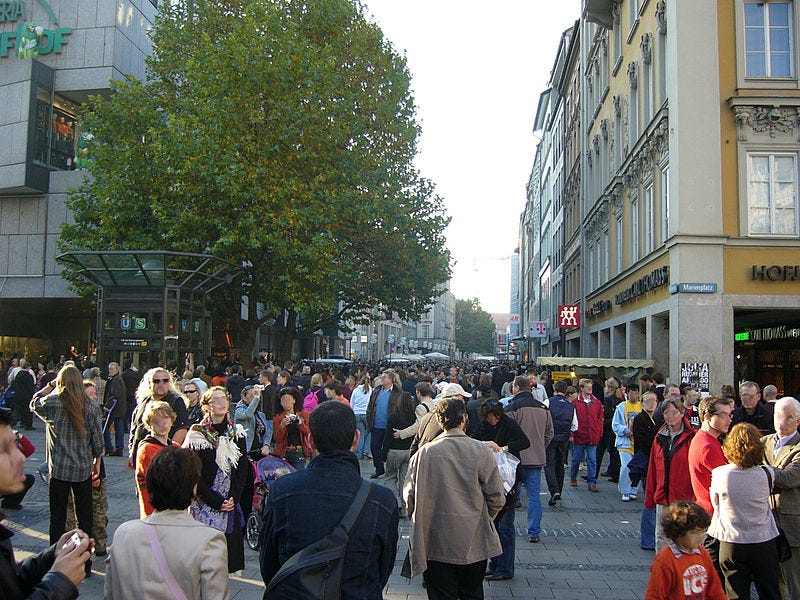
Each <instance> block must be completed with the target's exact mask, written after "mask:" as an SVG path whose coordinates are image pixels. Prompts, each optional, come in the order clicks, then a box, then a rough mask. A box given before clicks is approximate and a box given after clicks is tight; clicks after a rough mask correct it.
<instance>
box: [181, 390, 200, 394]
mask: <svg viewBox="0 0 800 600" xmlns="http://www.w3.org/2000/svg"><path fill="white" fill-rule="evenodd" d="M183 391H184V393H186V394H196V393H197V390H183Z"/></svg>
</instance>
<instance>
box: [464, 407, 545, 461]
mask: <svg viewBox="0 0 800 600" xmlns="http://www.w3.org/2000/svg"><path fill="white" fill-rule="evenodd" d="M475 439H476V440H480V441H482V442H494V443H495V444H497V445H498V446H500V447H501V448H502V447H503V446H508V451H509V453H510V454H513V455H514V456H516V457H517V458H519V453H520V452H522V451H523V450H525V449H526V448H529V447H530V445H531V441H530V440H529V439H528V436H527V435H525V432H524V431H522V429H521V428H520V426H519V425H517V422H516V421H515V420H514V419H512V418H511V417H509V416H508V415H503V418H502V419H500V420H499V421H498V422H497V425H494V426H492V425H489V422H488V421H484V420H481V423H480V425H478V432H477V433H476V435H475Z"/></svg>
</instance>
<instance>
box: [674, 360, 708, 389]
mask: <svg viewBox="0 0 800 600" xmlns="http://www.w3.org/2000/svg"><path fill="white" fill-rule="evenodd" d="M708 382H709V368H708V363H681V383H688V384H691V386H692V387H693V388H694V389H696V390H697V391H700V392H708V391H709V389H708Z"/></svg>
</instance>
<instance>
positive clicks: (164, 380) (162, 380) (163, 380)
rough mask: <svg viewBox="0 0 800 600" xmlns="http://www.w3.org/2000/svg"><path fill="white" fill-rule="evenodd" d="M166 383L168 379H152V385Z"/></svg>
mask: <svg viewBox="0 0 800 600" xmlns="http://www.w3.org/2000/svg"><path fill="white" fill-rule="evenodd" d="M168 382H169V378H167V379H155V378H153V383H168Z"/></svg>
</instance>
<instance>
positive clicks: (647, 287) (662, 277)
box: [614, 267, 669, 304]
mask: <svg viewBox="0 0 800 600" xmlns="http://www.w3.org/2000/svg"><path fill="white" fill-rule="evenodd" d="M665 285H669V267H659V268H658V269H656V270H655V271H652V272H651V273H648V274H647V275H645V276H644V277H642V278H641V279H637V280H636V281H634V282H633V283H632V284H631V286H630V287H628V288H625V289H624V290H622V291H621V292H620V293H619V294H617V295H616V296H615V297H614V303H615V304H625V303H626V302H630V301H631V300H635V299H636V298H638V297H639V296H644V295H645V294H646V293H647V292H652V291H653V290H655V289H658V288H660V287H663V286H665Z"/></svg>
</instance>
